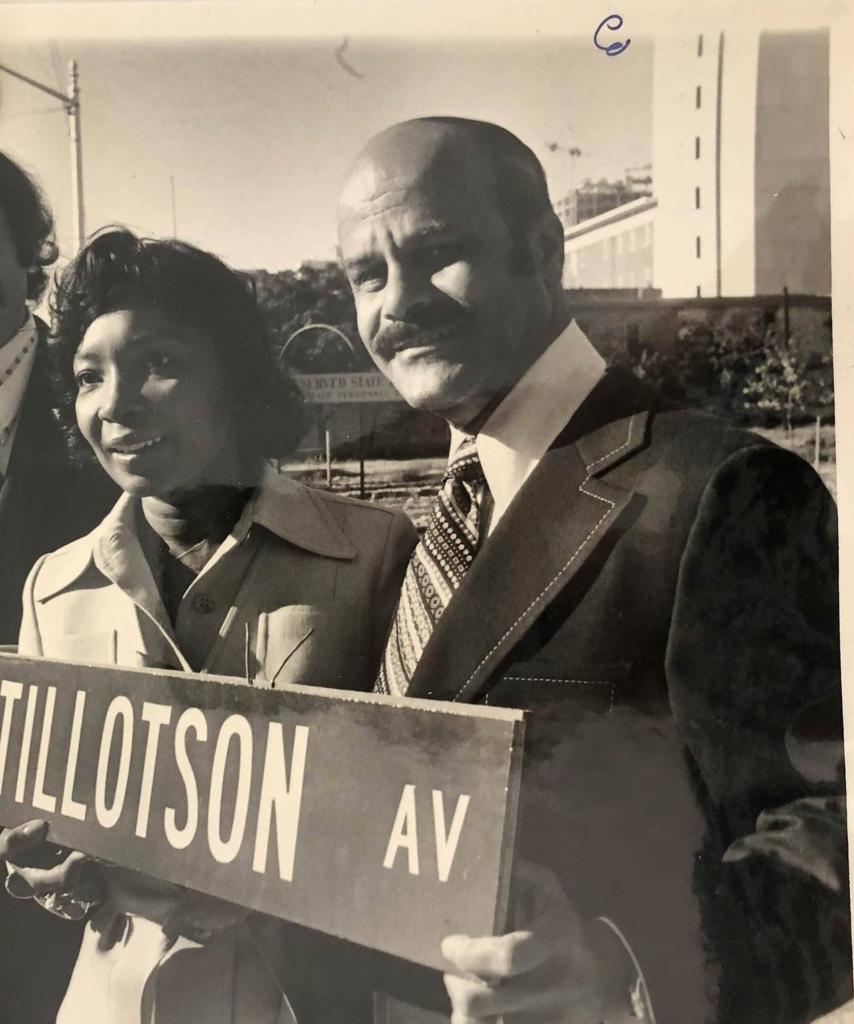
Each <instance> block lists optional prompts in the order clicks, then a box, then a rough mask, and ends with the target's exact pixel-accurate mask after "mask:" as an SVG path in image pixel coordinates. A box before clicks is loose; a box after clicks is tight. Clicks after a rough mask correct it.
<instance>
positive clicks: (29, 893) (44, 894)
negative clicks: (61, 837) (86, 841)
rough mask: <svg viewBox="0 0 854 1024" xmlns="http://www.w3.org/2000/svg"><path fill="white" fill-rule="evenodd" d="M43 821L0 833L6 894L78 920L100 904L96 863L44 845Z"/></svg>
mask: <svg viewBox="0 0 854 1024" xmlns="http://www.w3.org/2000/svg"><path fill="white" fill-rule="evenodd" d="M47 830H48V825H47V822H46V821H40V820H34V821H28V822H25V823H24V824H23V825H18V826H17V827H16V828H6V829H3V831H2V832H0V860H5V861H6V862H7V865H8V868H9V874H8V876H7V878H6V891H7V892H8V893H9V895H10V896H13V897H15V898H16V899H29V898H31V897H32V898H35V899H36V900H37V902H39V903H40V904H41V905H42V906H43V907H44V908H45V909H46V910H49V911H51V913H54V914H57V915H58V916H59V917H66V918H70V919H72V920H77V919H79V918H82V917H84V916H85V915H86V914H87V913H88V911H89V908H90V907H91V906H92V905H93V904H94V903H97V902H99V901H100V899H101V895H102V894H101V887H100V882H99V879H98V878H97V877H96V875H95V873H94V872H93V870H92V869H93V867H94V864H95V862H94V861H92V859H91V858H90V857H87V855H86V854H85V853H79V852H78V851H76V850H66V849H63V848H62V847H59V846H55V845H54V844H53V843H49V842H47Z"/></svg>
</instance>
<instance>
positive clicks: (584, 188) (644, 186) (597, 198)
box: [555, 175, 652, 228]
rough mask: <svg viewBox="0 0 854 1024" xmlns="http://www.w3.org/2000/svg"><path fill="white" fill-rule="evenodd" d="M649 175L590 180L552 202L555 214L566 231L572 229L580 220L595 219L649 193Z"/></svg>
mask: <svg viewBox="0 0 854 1024" xmlns="http://www.w3.org/2000/svg"><path fill="white" fill-rule="evenodd" d="M651 184H652V176H651V175H648V176H647V177H646V178H633V177H631V176H630V175H627V177H626V180H625V181H605V180H604V179H602V180H601V181H590V180H589V179H588V180H587V181H585V182H584V184H583V185H581V186H580V187H579V188H576V189H573V190H571V191H570V192H568V193H567V194H566V195H565V196H564V197H563V198H562V199H559V200H558V201H557V202H556V203H555V212H556V213H557V215H558V217H560V220H561V223H562V224H563V226H564V227H565V228H571V227H574V226H575V225H576V224H580V223H581V222H582V221H585V220H590V219H591V218H592V217H598V216H599V214H601V213H607V212H608V211H609V210H613V209H614V208H615V207H617V206H623V205H624V204H625V203H631V202H633V201H634V200H635V199H640V198H641V197H643V196H648V195H650V194H651V187H650V186H651Z"/></svg>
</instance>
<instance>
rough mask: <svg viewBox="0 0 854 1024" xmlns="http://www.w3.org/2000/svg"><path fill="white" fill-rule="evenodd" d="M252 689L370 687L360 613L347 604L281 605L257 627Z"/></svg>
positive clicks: (366, 642) (367, 635)
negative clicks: (257, 667) (296, 685)
mask: <svg viewBox="0 0 854 1024" xmlns="http://www.w3.org/2000/svg"><path fill="white" fill-rule="evenodd" d="M257 643H258V646H257V651H256V654H257V658H258V664H259V665H260V666H261V678H259V679H258V680H257V681H256V683H257V685H261V686H268V687H272V688H276V687H279V686H282V685H284V684H285V683H300V684H302V685H307V686H329V687H333V688H335V689H346V690H350V689H365V688H367V687H369V686H370V684H371V683H372V682H373V677H372V668H373V666H371V665H370V660H371V656H370V633H369V631H368V629H367V621H366V617H365V614H364V612H363V610H362V609H360V608H358V607H356V606H355V605H349V604H330V605H299V604H292V605H287V606H285V607H284V608H276V609H275V610H274V611H271V612H263V613H262V614H261V616H260V618H259V621H258V642H257Z"/></svg>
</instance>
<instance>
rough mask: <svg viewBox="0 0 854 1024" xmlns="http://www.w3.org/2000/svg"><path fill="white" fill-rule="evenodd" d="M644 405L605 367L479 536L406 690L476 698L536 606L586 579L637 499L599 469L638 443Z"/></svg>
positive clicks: (642, 396)
mask: <svg viewBox="0 0 854 1024" xmlns="http://www.w3.org/2000/svg"><path fill="white" fill-rule="evenodd" d="M654 404H655V393H654V392H652V391H651V390H650V389H648V388H646V387H645V386H644V385H643V384H642V383H641V382H639V381H637V380H636V379H635V378H634V377H633V376H632V375H631V374H629V373H627V372H625V371H619V370H614V371H609V373H608V374H606V376H605V377H604V378H603V380H602V381H601V382H600V384H599V385H598V386H597V387H596V388H595V389H594V391H593V392H592V393H591V395H590V396H589V397H588V399H587V400H586V401H585V402H584V403H583V405H582V406H581V408H580V409H579V410H578V411H577V412H576V413H575V415H574V416H573V417H572V418H571V419H570V421H569V423H568V424H567V426H566V427H565V429H564V430H563V431H562V432H561V434H560V435H559V436H558V438H557V440H556V441H555V443H554V444H553V445H552V447H551V448H550V449H549V451H548V452H547V453H546V455H545V456H544V457H543V459H542V460H541V462H540V463H539V465H538V466H537V468H536V469H535V470H534V471H533V473H532V474H531V476H530V477H529V478H528V480H527V482H526V483H525V485H524V486H523V488H522V490H521V491H520V492H519V493H518V494H517V495H516V498H515V499H514V501H513V502H512V503H511V505H510V507H509V508H508V510H507V512H506V514H505V515H504V516H503V518H502V519H501V521H500V522H499V523H498V525H497V526H496V528H495V531H494V532H493V533H492V534H491V535H490V536H489V538H488V539H487V540H486V541H485V542H484V544H483V547H482V548H481V550H480V552H479V553H478V556H477V558H475V560H474V562H473V564H472V567H471V569H470V570H469V572H468V574H467V575H466V577H465V579H464V580H463V582H462V584H461V585H460V588H459V589H458V590H457V592H456V593H455V594H454V598H453V600H452V601H451V603H450V604H449V605H448V608H447V610H446V612H445V613H444V615H443V616H442V618H441V619H440V620H439V622H438V624H437V626H436V629H435V631H434V632H433V635H432V636H431V638H430V640H429V642H428V643H427V646H426V648H425V649H424V653H423V654H422V657H421V661H420V662H419V664H418V667H417V668H416V670H415V673H414V674H413V677H412V680H411V683H410V687H409V690H408V694H409V695H410V696H412V697H432V698H438V699H445V700H474V699H476V698H477V697H478V696H479V695H480V694H481V693H482V691H483V689H484V687H485V686H486V685H488V682H489V679H490V677H492V676H493V675H494V674H495V671H496V669H497V668H498V667H499V665H500V664H501V662H502V661H503V660H504V658H506V656H507V654H508V653H509V652H510V650H511V649H512V647H513V646H514V645H515V644H516V643H518V641H519V640H520V639H521V638H522V636H524V634H525V632H526V631H527V630H528V629H530V627H531V626H532V625H533V623H534V622H536V620H537V619H538V618H539V616H540V615H541V614H542V612H543V610H544V609H545V608H546V607H547V606H548V605H549V604H550V603H551V602H552V601H554V600H555V599H556V598H557V596H558V595H560V594H563V593H566V592H567V590H568V588H571V587H576V588H578V589H579V593H581V592H583V590H584V588H585V587H587V586H589V580H590V579H591V578H592V573H593V572H595V568H596V566H597V565H598V564H600V563H601V562H602V561H603V560H604V559H605V558H606V557H607V555H608V553H609V552H610V551H611V549H612V547H613V545H614V544H615V543H616V541H617V540H618V538H619V536H620V535H621V533H622V531H623V530H624V529H625V527H626V526H627V524H628V523H629V522H630V521H631V520H632V519H633V518H634V516H635V515H636V514H637V512H638V511H639V510H640V507H641V506H642V504H643V499H642V498H641V497H640V496H638V495H634V494H633V492H631V491H629V490H626V489H625V488H622V487H618V486H616V485H614V484H613V483H611V482H609V481H607V480H605V479H603V477H604V476H605V474H606V473H607V471H608V470H609V469H610V468H612V467H613V466H615V465H616V464H617V463H618V462H621V461H624V460H626V459H628V458H630V457H631V456H632V455H633V454H634V453H636V452H637V451H639V450H640V449H641V448H644V447H645V446H646V444H647V425H648V420H649V416H650V412H651V410H652V407H653V406H654ZM496 594H498V595H500V600H498V601H496V599H495V595H496Z"/></svg>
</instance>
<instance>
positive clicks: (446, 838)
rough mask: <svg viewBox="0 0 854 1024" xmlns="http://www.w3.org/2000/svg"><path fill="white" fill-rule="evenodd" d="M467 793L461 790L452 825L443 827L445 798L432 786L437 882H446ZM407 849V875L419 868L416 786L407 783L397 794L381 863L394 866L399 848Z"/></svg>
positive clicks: (452, 861) (460, 830) (457, 841)
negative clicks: (393, 814)
mask: <svg viewBox="0 0 854 1024" xmlns="http://www.w3.org/2000/svg"><path fill="white" fill-rule="evenodd" d="M469 799H470V798H469V796H468V794H467V793H463V794H461V795H460V797H459V798H458V799H457V803H456V806H455V807H454V815H453V817H452V818H451V827H450V828H449V829H446V828H445V801H444V794H443V793H442V791H441V790H440V789H434V790H433V831H434V833H435V837H436V869H437V872H438V875H439V881H440V882H447V881H448V877H449V876H450V874H451V868H452V866H453V863H454V856H455V854H456V852H457V845H458V844H459V841H460V833H461V832H462V830H463V822H464V821H465V817H466V811H467V810H468V806H469ZM401 849H403V850H406V854H407V862H408V867H409V873H410V875H417V874H418V873H419V868H418V823H417V818H416V813H415V786H412V785H406V786H404V787H403V792H402V793H401V795H400V803H399V804H398V806H397V816H396V817H395V819H394V825H393V826H392V830H391V835H390V836H389V840H388V846H387V847H386V851H385V857H384V859H383V867H384V868H391V867H393V866H394V861H395V858H396V857H397V851H398V850H401Z"/></svg>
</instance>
